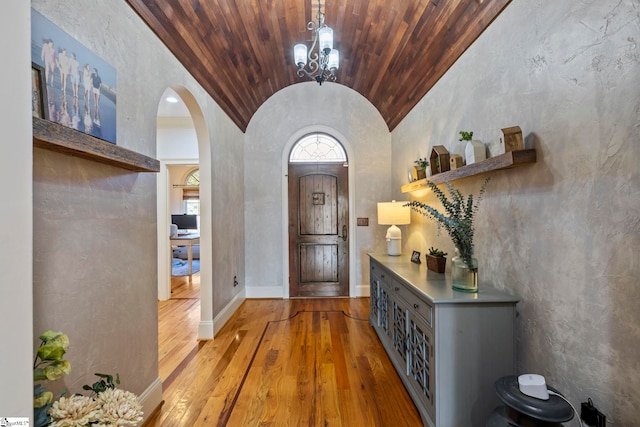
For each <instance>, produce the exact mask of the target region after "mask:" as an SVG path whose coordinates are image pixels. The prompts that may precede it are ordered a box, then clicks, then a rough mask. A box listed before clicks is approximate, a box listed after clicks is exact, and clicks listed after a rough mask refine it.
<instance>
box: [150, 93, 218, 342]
mask: <svg viewBox="0 0 640 427" xmlns="http://www.w3.org/2000/svg"><path fill="white" fill-rule="evenodd" d="M166 96H177V97H178V98H179V100H180V101H182V105H183V107H184V108H185V109H186V110H187V111H188V115H189V117H190V119H191V121H192V124H193V132H194V133H195V135H194V138H195V148H193V147H192V149H191V150H190V151H187V152H183V153H182V154H180V153H179V152H172V151H171V148H169V149H167V147H160V146H158V158H159V160H160V173H159V174H158V181H157V183H158V187H157V189H158V191H157V194H158V199H157V207H158V209H157V215H158V216H157V218H158V299H160V300H165V299H169V297H170V295H171V245H170V239H169V237H170V208H169V199H170V198H169V191H170V186H171V185H170V180H169V176H170V174H169V166H170V165H178V164H183V165H197V167H198V170H199V178H200V186H199V191H198V193H199V194H198V198H199V208H200V221H199V222H200V224H199V225H200V230H199V231H200V273H199V274H200V325H199V328H198V338H200V339H211V338H213V299H212V294H213V290H212V287H213V285H212V265H211V261H210V260H211V259H212V255H211V254H212V243H211V240H212V237H211V236H212V234H211V149H210V147H209V139H210V138H209V131H208V129H207V125H206V122H205V120H204V115H203V113H202V109H201V108H200V106H199V105H198V102H197V101H196V100H195V98H194V97H193V95H192V94H191V92H189V91H188V90H187V89H185V88H184V87H181V86H172V87H171V88H168V90H167V91H166V92H165V94H164V95H163V98H162V99H163V100H165V98H166ZM161 102H162V101H161ZM159 110H160V108H159ZM171 120H174V121H175V122H180V121H181V120H183V119H170V121H171ZM173 148H175V147H173ZM167 150H169V151H167ZM161 153H165V154H164V155H162V154H161ZM167 153H169V154H167ZM163 157H164V158H163Z"/></svg>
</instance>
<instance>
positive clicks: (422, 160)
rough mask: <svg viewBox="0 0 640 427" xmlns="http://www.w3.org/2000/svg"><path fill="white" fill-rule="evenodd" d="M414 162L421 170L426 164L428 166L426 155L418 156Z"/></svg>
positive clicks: (424, 168)
mask: <svg viewBox="0 0 640 427" xmlns="http://www.w3.org/2000/svg"><path fill="white" fill-rule="evenodd" d="M414 163H415V164H416V165H418V167H419V168H421V169H422V170H426V169H427V166H429V161H428V160H427V158H426V157H425V158H422V157H420V158H419V159H418V160H416V161H415V162H414Z"/></svg>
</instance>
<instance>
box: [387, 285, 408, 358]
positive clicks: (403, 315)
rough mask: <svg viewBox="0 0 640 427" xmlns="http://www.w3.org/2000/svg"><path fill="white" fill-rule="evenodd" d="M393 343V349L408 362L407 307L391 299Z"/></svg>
mask: <svg viewBox="0 0 640 427" xmlns="http://www.w3.org/2000/svg"><path fill="white" fill-rule="evenodd" d="M390 301H391V315H392V317H391V319H392V328H391V341H392V343H393V348H394V349H395V350H396V351H397V352H398V355H399V356H401V357H402V360H403V361H404V362H405V363H406V362H407V307H406V306H405V304H404V303H402V302H401V300H399V299H397V298H395V297H393V298H391V300H390Z"/></svg>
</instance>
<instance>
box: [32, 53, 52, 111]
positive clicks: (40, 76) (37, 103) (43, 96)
mask: <svg viewBox="0 0 640 427" xmlns="http://www.w3.org/2000/svg"><path fill="white" fill-rule="evenodd" d="M44 79H45V76H44V67H42V66H41V65H38V64H36V63H35V62H32V63H31V113H32V115H33V116H34V117H38V118H41V119H48V118H49V106H48V105H47V85H46V83H45V80H44Z"/></svg>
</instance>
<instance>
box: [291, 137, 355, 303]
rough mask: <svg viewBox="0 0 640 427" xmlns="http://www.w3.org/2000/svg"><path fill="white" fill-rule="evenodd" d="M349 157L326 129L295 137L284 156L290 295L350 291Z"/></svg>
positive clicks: (320, 294) (326, 294) (322, 294)
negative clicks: (285, 160)
mask: <svg viewBox="0 0 640 427" xmlns="http://www.w3.org/2000/svg"><path fill="white" fill-rule="evenodd" d="M348 168H349V163H348V161H347V154H346V151H345V149H344V147H343V146H342V144H341V143H340V142H339V141H338V140H337V139H336V138H334V137H333V136H331V135H330V134H328V133H325V132H312V133H309V134H307V135H304V136H303V137H301V138H299V139H298V140H297V141H296V142H295V144H294V146H293V148H292V149H291V154H290V156H289V161H288V172H287V175H288V193H287V194H288V195H287V198H288V206H289V209H288V212H289V221H288V223H289V230H288V236H289V242H288V247H289V296H290V297H320V296H325V297H326V296H334V297H335V296H349V294H350V289H349V259H350V257H349V238H350V232H349V229H350V227H349V224H350V222H349V174H348Z"/></svg>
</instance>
